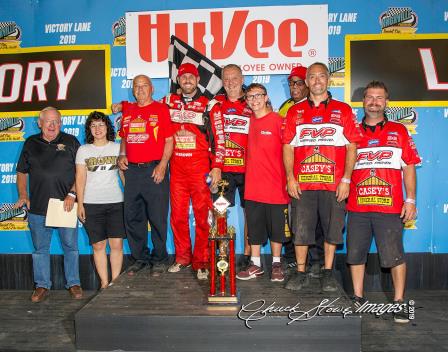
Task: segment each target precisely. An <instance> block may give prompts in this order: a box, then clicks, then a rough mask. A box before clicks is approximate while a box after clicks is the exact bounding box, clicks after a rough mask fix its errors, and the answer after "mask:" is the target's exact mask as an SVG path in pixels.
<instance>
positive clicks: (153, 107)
mask: <svg viewBox="0 0 448 352" xmlns="http://www.w3.org/2000/svg"><path fill="white" fill-rule="evenodd" d="M121 104H122V118H121V129H120V137H121V138H123V139H124V140H125V141H126V156H127V158H128V161H129V162H131V163H147V162H150V161H153V160H160V159H162V155H163V149H164V148H165V139H166V138H168V137H171V136H172V135H173V128H172V124H171V120H170V113H169V110H168V108H167V107H166V105H164V104H161V103H159V102H157V101H153V102H152V103H151V104H149V105H147V106H144V107H139V106H138V105H137V104H136V103H129V102H127V101H122V102H121Z"/></svg>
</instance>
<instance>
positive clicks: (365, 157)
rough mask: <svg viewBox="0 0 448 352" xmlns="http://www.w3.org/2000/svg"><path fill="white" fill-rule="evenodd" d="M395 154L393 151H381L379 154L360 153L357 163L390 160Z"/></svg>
mask: <svg viewBox="0 0 448 352" xmlns="http://www.w3.org/2000/svg"><path fill="white" fill-rule="evenodd" d="M393 155H394V153H393V152H392V151H391V150H380V151H377V152H371V151H369V152H360V153H358V158H357V160H356V161H361V160H367V161H374V160H384V159H390V158H392V156H393Z"/></svg>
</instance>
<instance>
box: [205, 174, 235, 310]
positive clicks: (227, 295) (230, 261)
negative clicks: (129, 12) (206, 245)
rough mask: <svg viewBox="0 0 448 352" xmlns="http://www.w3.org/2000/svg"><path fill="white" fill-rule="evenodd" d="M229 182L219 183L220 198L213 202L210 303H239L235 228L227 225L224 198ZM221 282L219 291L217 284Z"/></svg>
mask: <svg viewBox="0 0 448 352" xmlns="http://www.w3.org/2000/svg"><path fill="white" fill-rule="evenodd" d="M227 186H228V182H226V181H223V180H222V181H220V182H219V184H218V189H219V198H218V199H217V200H216V201H215V202H214V203H213V215H214V220H213V226H212V228H211V229H210V236H209V241H210V249H211V255H210V292H209V295H208V303H209V304H238V303H239V298H238V294H237V290H236V277H235V228H234V227H233V226H230V227H228V226H227V208H228V207H229V205H230V203H229V201H228V200H227V199H225V198H224V195H223V194H224V190H225V187H227ZM218 282H219V292H218V293H217V292H216V291H217V287H216V286H217V284H218Z"/></svg>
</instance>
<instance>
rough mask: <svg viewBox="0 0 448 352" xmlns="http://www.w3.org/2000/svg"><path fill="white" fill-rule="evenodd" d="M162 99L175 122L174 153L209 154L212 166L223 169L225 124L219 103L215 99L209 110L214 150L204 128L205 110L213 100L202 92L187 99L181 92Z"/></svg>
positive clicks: (180, 154)
mask: <svg viewBox="0 0 448 352" xmlns="http://www.w3.org/2000/svg"><path fill="white" fill-rule="evenodd" d="M162 102H163V103H164V104H166V105H168V107H169V110H170V115H171V122H172V123H173V130H174V155H175V156H178V157H189V158H201V157H203V156H207V157H209V158H210V159H211V168H215V167H218V168H220V169H222V166H223V163H224V153H225V149H224V130H223V128H224V126H223V121H222V115H221V110H220V107H219V104H218V103H217V102H216V104H215V105H214V106H213V107H212V108H211V110H210V112H209V116H210V126H211V129H212V134H213V138H214V143H213V144H214V148H215V151H214V153H211V151H210V143H209V142H208V141H207V137H206V134H205V133H204V132H203V131H201V128H204V119H203V114H204V112H205V111H206V108H207V105H208V104H209V102H210V100H209V99H207V97H205V96H203V95H201V96H198V97H195V98H194V100H192V101H189V102H186V101H184V100H183V99H182V97H181V96H179V95H176V94H170V95H167V96H166V97H164V98H163V99H162Z"/></svg>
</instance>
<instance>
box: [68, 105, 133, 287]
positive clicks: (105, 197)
mask: <svg viewBox="0 0 448 352" xmlns="http://www.w3.org/2000/svg"><path fill="white" fill-rule="evenodd" d="M85 134H86V142H87V144H84V145H83V146H81V147H80V148H79V149H78V153H77V154H76V191H77V192H78V194H77V197H78V217H79V219H80V220H81V222H82V223H83V224H84V227H85V229H86V232H87V235H88V236H89V242H90V244H92V246H93V259H94V262H95V267H96V270H97V272H98V275H99V277H100V280H101V288H106V287H107V286H108V285H109V273H108V269H107V268H108V265H107V254H106V246H107V241H108V240H109V247H110V264H111V265H110V266H111V269H112V281H113V280H114V279H115V278H117V276H118V275H120V272H121V267H122V264H123V238H124V237H125V230H124V222H123V192H122V190H121V188H120V185H119V182H118V178H119V176H120V178H121V180H122V182H124V180H123V177H122V175H121V173H119V171H118V166H117V160H118V156H119V153H120V145H119V144H117V143H114V142H115V131H114V128H113V126H112V123H111V121H110V119H109V117H108V116H106V115H104V114H103V113H101V112H98V111H93V112H92V113H90V115H89V117H88V118H87V121H86V125H85Z"/></svg>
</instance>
